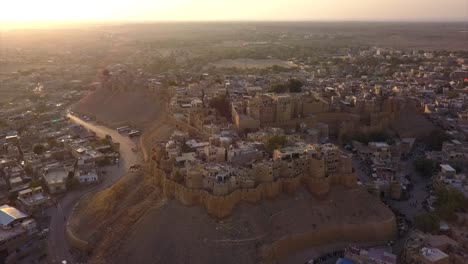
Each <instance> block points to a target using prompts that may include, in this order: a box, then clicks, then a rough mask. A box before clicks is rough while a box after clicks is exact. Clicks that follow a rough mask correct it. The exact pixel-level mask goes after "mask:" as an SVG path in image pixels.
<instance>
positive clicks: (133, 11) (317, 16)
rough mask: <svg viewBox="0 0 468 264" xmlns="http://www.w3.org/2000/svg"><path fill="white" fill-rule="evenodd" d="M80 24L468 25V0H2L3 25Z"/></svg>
mask: <svg viewBox="0 0 468 264" xmlns="http://www.w3.org/2000/svg"><path fill="white" fill-rule="evenodd" d="M76 20H91V21H109V20H110V21H116V20H140V21H141V20H189V21H193V20H195V21H197V20H405V21H417V20H424V21H428V20H436V21H454V20H457V21H460V20H463V21H468V0H0V21H1V22H22V21H76Z"/></svg>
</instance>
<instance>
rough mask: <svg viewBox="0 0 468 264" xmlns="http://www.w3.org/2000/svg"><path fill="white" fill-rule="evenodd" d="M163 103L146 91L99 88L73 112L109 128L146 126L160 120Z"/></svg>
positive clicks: (75, 107) (77, 105) (76, 106)
mask: <svg viewBox="0 0 468 264" xmlns="http://www.w3.org/2000/svg"><path fill="white" fill-rule="evenodd" d="M161 101H162V100H160V98H158V96H157V95H156V94H154V93H150V92H146V91H112V90H110V89H106V88H102V87H99V88H98V89H96V90H95V91H93V92H91V93H90V94H88V95H87V96H86V97H84V98H83V99H81V100H80V102H78V103H77V104H76V105H75V106H74V107H73V110H74V111H76V112H78V113H81V114H86V115H90V116H92V117H95V118H96V119H97V120H98V121H100V122H103V123H105V124H107V125H109V126H120V125H135V126H146V125H148V124H149V123H150V122H151V121H152V120H154V119H157V118H158V115H159V114H160V112H161V107H162V106H161Z"/></svg>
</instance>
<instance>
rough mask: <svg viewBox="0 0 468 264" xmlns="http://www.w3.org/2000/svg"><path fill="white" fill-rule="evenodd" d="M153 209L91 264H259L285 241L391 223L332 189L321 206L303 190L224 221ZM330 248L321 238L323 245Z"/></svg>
mask: <svg viewBox="0 0 468 264" xmlns="http://www.w3.org/2000/svg"><path fill="white" fill-rule="evenodd" d="M152 198H153V196H149V197H148V198H147V199H145V203H146V205H150V204H151V201H152ZM153 205H156V206H154V207H153V208H151V209H149V210H148V211H147V212H146V214H144V216H143V217H141V219H139V221H138V222H136V224H135V225H133V226H132V228H131V229H130V230H131V231H130V232H129V233H127V235H126V236H125V239H123V241H121V243H115V241H114V243H112V246H111V248H112V250H109V249H110V248H106V250H109V251H105V252H103V251H99V252H96V253H97V254H96V255H94V258H93V259H92V260H93V261H96V262H99V263H259V262H261V261H262V260H263V253H262V252H265V250H267V249H268V248H269V245H270V244H271V243H273V242H275V241H278V240H281V239H284V238H287V237H289V236H292V237H294V236H296V235H299V236H300V235H301V234H303V233H307V232H313V231H315V230H318V229H329V230H336V232H340V231H341V229H344V228H343V226H344V225H345V224H361V225H364V226H365V225H369V229H372V227H371V225H372V224H374V223H378V222H383V221H386V220H388V219H390V218H392V217H393V215H392V213H391V211H389V210H388V209H386V208H385V207H384V206H383V205H382V204H381V203H378V202H377V199H376V198H373V197H371V196H370V194H368V193H367V192H366V191H365V190H363V189H354V190H347V189H344V188H341V187H338V188H336V189H334V190H333V191H332V193H331V194H330V196H329V197H328V199H327V200H325V201H318V200H316V199H314V198H313V197H312V196H311V195H310V194H309V193H308V192H307V191H305V190H301V191H299V192H298V193H297V194H296V195H294V196H287V195H284V196H281V197H280V198H279V199H276V200H274V201H269V200H267V201H263V202H260V203H259V204H256V205H253V204H248V203H243V204H241V205H240V206H239V207H238V208H236V210H235V211H234V213H233V215H232V216H231V217H229V218H227V219H224V220H222V221H218V220H216V219H213V218H212V217H210V216H208V214H207V213H206V212H205V210H204V209H202V208H201V207H185V206H183V205H181V204H180V203H178V202H176V201H172V200H171V201H168V202H163V203H161V202H159V203H158V202H156V201H153ZM129 213H131V211H129ZM116 225H119V224H118V223H116ZM111 228H113V227H111ZM372 232H376V233H377V232H379V231H378V230H372ZM376 236H377V235H376ZM107 237H112V238H115V237H114V236H113V235H112V233H108V232H106V234H105V236H104V241H108V242H109V243H110V241H111V240H108V239H106V238H107ZM358 237H359V235H358V234H356V241H350V242H362V241H360V240H359V239H358ZM334 242H335V241H334V240H333V239H326V238H324V240H323V241H322V242H321V243H324V244H325V245H326V244H328V243H330V245H331V244H333V243H334ZM101 246H102V245H100V246H98V248H100V247H101ZM317 246H318V245H317ZM298 253H299V252H298ZM303 261H305V259H304V260H303Z"/></svg>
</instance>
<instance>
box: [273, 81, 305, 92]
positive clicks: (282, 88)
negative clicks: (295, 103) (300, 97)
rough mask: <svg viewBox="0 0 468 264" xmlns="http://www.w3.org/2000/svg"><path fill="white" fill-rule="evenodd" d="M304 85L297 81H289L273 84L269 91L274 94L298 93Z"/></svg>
mask: <svg viewBox="0 0 468 264" xmlns="http://www.w3.org/2000/svg"><path fill="white" fill-rule="evenodd" d="M302 86H304V84H303V83H302V82H301V81H299V80H297V79H289V80H288V81H287V82H285V83H278V84H274V85H272V86H271V87H270V91H271V92H274V93H286V92H290V93H300V92H302Z"/></svg>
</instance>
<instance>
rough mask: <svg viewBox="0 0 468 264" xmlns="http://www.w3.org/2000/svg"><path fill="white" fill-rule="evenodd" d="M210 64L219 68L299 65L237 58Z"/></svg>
mask: <svg viewBox="0 0 468 264" xmlns="http://www.w3.org/2000/svg"><path fill="white" fill-rule="evenodd" d="M209 65H210V66H214V67H217V68H258V69H264V68H269V67H272V66H275V65H276V66H280V67H285V68H292V67H297V65H296V64H294V63H293V62H289V61H283V60H253V59H237V60H222V61H218V62H215V63H210V64H209Z"/></svg>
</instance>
